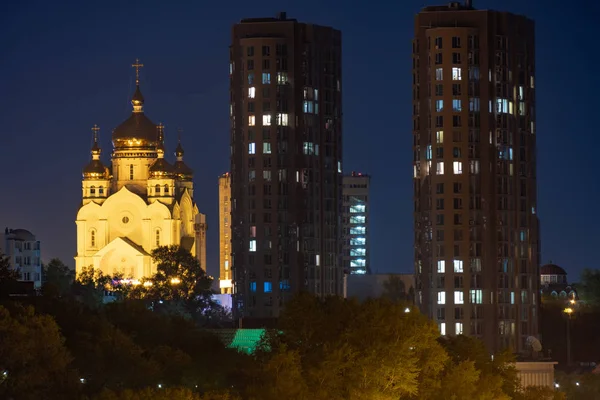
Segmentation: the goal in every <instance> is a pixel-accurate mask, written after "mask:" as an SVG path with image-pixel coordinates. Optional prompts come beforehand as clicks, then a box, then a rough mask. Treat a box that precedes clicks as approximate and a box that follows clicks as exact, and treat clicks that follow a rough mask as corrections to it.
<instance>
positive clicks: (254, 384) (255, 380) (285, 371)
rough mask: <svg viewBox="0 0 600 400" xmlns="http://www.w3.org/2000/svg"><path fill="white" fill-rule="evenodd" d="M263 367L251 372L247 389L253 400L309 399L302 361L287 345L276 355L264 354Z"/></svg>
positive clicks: (275, 353)
mask: <svg viewBox="0 0 600 400" xmlns="http://www.w3.org/2000/svg"><path fill="white" fill-rule="evenodd" d="M260 358H261V367H260V368H257V369H252V370H250V371H251V372H250V374H249V375H250V376H251V378H250V380H249V385H248V387H247V388H246V393H247V395H248V398H249V399H251V400H279V399H285V398H288V399H295V400H304V399H308V398H309V396H308V395H309V393H308V388H307V386H306V383H305V381H304V378H303V376H302V366H301V360H300V357H299V355H298V352H297V351H288V349H287V347H286V346H285V345H281V346H280V347H278V348H277V349H276V350H275V352H274V353H266V352H265V353H262V357H260Z"/></svg>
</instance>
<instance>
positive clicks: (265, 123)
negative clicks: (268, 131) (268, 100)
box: [262, 114, 271, 126]
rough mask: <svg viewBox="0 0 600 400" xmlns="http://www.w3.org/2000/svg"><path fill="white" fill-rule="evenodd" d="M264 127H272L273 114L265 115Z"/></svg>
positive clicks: (263, 119)
mask: <svg viewBox="0 0 600 400" xmlns="http://www.w3.org/2000/svg"><path fill="white" fill-rule="evenodd" d="M262 124H263V126H271V114H265V115H263V118H262Z"/></svg>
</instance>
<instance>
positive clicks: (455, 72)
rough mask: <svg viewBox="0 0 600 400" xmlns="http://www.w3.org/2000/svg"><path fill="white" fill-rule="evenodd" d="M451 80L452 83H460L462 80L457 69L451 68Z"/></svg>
mask: <svg viewBox="0 0 600 400" xmlns="http://www.w3.org/2000/svg"><path fill="white" fill-rule="evenodd" d="M452 80H453V81H460V80H462V70H461V68H459V67H453V68H452Z"/></svg>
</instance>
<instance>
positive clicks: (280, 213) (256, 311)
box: [230, 13, 343, 318]
mask: <svg viewBox="0 0 600 400" xmlns="http://www.w3.org/2000/svg"><path fill="white" fill-rule="evenodd" d="M230 61H231V63H230V78H231V80H230V98H231V106H230V107H231V108H230V112H231V202H232V204H231V226H232V242H231V247H232V272H233V285H234V296H235V299H234V305H233V306H234V314H235V315H236V317H254V318H270V317H277V316H278V315H279V312H280V310H281V309H282V307H283V306H284V305H285V302H286V301H287V300H288V299H290V298H291V296H292V295H293V294H294V293H295V292H298V291H301V290H305V291H309V292H312V293H315V294H317V295H331V294H342V290H343V279H342V276H343V271H342V265H341V240H340V237H341V234H340V233H341V208H342V203H341V200H342V173H341V172H342V121H341V117H342V66H341V61H342V38H341V33H340V32H339V31H337V30H335V29H332V28H329V27H324V26H318V25H312V24H304V23H299V22H297V21H296V20H294V19H288V18H287V17H286V15H285V13H280V14H279V15H278V17H277V18H254V19H244V20H242V21H241V22H240V23H239V24H236V25H235V26H234V27H233V31H232V44H231V48H230Z"/></svg>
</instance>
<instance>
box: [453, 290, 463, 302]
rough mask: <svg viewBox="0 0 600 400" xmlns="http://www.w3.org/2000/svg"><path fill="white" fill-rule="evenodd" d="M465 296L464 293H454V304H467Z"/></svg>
mask: <svg viewBox="0 0 600 400" xmlns="http://www.w3.org/2000/svg"><path fill="white" fill-rule="evenodd" d="M464 296H465V294H464V292H463V291H458V290H457V291H455V292H454V304H464V303H465V298H464Z"/></svg>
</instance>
